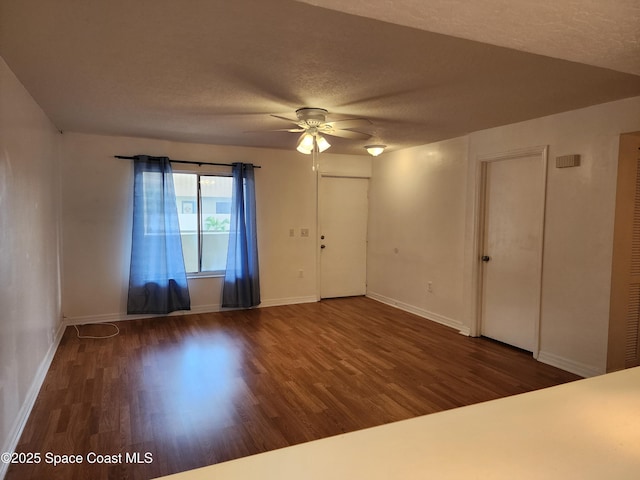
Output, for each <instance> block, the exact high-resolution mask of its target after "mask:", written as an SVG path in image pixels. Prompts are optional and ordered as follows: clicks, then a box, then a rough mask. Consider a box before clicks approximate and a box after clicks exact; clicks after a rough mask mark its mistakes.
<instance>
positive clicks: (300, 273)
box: [298, 270, 304, 278]
mask: <svg viewBox="0 0 640 480" xmlns="http://www.w3.org/2000/svg"><path fill="white" fill-rule="evenodd" d="M298 278H304V270H298Z"/></svg>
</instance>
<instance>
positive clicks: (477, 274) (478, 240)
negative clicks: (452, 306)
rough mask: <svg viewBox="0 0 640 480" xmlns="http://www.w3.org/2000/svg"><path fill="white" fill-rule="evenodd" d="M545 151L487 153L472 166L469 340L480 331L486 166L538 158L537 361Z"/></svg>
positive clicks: (535, 350) (542, 148)
mask: <svg viewBox="0 0 640 480" xmlns="http://www.w3.org/2000/svg"><path fill="white" fill-rule="evenodd" d="M548 151H549V147H548V146H547V145H540V146H535V147H527V148H521V149H517V150H510V151H507V152H501V153H491V154H484V155H478V157H477V167H476V209H475V215H474V223H475V225H474V232H475V233H474V240H473V256H472V259H473V266H472V279H473V288H472V291H473V292H474V297H475V298H474V301H473V312H474V313H473V315H472V324H471V329H470V330H471V331H470V334H471V336H473V337H478V336H480V334H481V331H482V328H481V327H482V301H483V288H482V283H483V266H482V260H481V257H482V255H483V250H484V238H485V213H486V212H485V209H486V205H485V203H486V193H487V192H486V186H487V166H488V165H489V164H490V163H492V162H498V161H501V160H516V159H518V158H523V157H533V156H537V157H539V162H540V165H541V167H542V181H541V182H540V185H539V187H538V188H539V191H540V193H541V194H542V205H541V208H542V218H541V222H540V226H539V233H540V245H539V248H538V261H537V262H536V263H537V265H538V268H537V271H536V276H537V278H538V279H539V280H538V285H539V287H540V290H539V298H538V303H537V305H538V314H537V316H536V322H535V325H534V328H535V333H534V347H533V358H536V359H537V358H538V354H539V353H540V318H541V314H542V265H543V259H544V227H545V216H546V201H547V165H548V161H547V158H548Z"/></svg>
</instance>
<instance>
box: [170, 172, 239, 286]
mask: <svg viewBox="0 0 640 480" xmlns="http://www.w3.org/2000/svg"><path fill="white" fill-rule="evenodd" d="M172 174H188V175H195V176H196V196H197V197H196V201H195V204H196V212H195V213H196V218H197V222H196V224H197V235H198V271H197V272H186V274H187V278H223V277H224V276H225V273H226V269H225V270H207V271H202V246H203V228H202V214H201V211H202V194H201V193H202V189H201V183H200V178H201V177H223V178H233V175H232V174H231V173H230V172H220V171H204V172H203V171H196V170H190V169H187V168H181V169H180V170H175V169H174V170H173V171H172ZM174 183H175V177H174ZM229 201H230V202H231V199H230V200H229ZM177 207H178V206H177V202H176V208H177ZM180 233H181V234H182V230H181V231H180ZM182 254H183V257H184V247H183V250H182Z"/></svg>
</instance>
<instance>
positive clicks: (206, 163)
mask: <svg viewBox="0 0 640 480" xmlns="http://www.w3.org/2000/svg"><path fill="white" fill-rule="evenodd" d="M147 156H148V157H149V158H151V159H153V160H157V159H159V158H163V157H152V156H151V155H147ZM113 157H114V158H122V159H124V160H135V159H136V157H125V156H123V155H114V156H113ZM169 161H170V162H171V163H188V164H191V165H198V166H202V165H217V166H220V167H233V164H232V163H212V162H192V161H189V160H173V159H171V158H170V159H169ZM253 168H262V167H260V165H254V166H253Z"/></svg>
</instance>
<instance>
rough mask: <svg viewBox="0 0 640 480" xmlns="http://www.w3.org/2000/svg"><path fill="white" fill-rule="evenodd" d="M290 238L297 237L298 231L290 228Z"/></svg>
mask: <svg viewBox="0 0 640 480" xmlns="http://www.w3.org/2000/svg"><path fill="white" fill-rule="evenodd" d="M289 236H290V237H295V236H296V229H295V228H290V229H289Z"/></svg>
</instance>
